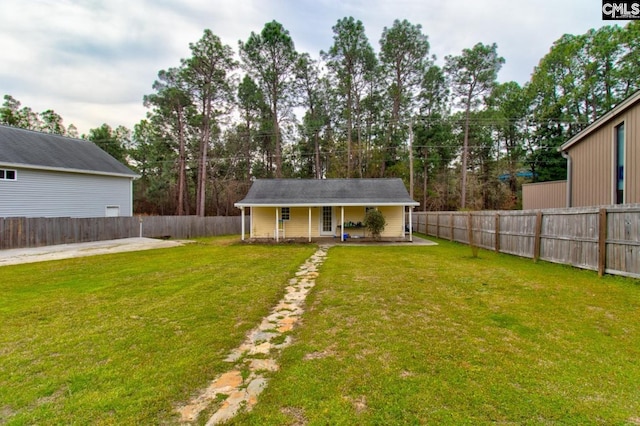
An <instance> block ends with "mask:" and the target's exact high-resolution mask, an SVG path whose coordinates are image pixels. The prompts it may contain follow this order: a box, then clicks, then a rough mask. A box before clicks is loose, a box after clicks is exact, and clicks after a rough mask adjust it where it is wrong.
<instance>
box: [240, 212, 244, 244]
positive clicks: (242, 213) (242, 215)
mask: <svg viewBox="0 0 640 426" xmlns="http://www.w3.org/2000/svg"><path fill="white" fill-rule="evenodd" d="M240 212H241V213H240V216H241V217H242V225H241V226H242V238H241V240H242V241H244V207H240Z"/></svg>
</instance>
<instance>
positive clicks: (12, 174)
mask: <svg viewBox="0 0 640 426" xmlns="http://www.w3.org/2000/svg"><path fill="white" fill-rule="evenodd" d="M16 174H17V173H16V171H15V170H7V169H0V180H16Z"/></svg>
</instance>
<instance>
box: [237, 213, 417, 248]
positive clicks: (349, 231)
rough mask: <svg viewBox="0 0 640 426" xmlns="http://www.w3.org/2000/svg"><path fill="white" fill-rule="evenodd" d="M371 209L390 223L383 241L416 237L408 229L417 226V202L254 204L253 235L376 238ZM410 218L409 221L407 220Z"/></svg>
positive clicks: (277, 238) (257, 237)
mask: <svg viewBox="0 0 640 426" xmlns="http://www.w3.org/2000/svg"><path fill="white" fill-rule="evenodd" d="M368 209H377V210H379V211H380V212H381V213H382V215H383V216H384V218H385V221H386V226H385V229H384V231H383V232H382V233H381V235H380V237H381V238H380V241H390V242H391V241H409V242H410V241H412V239H413V236H412V235H411V233H410V232H407V231H408V230H410V229H412V228H413V224H412V223H411V220H412V219H411V218H412V215H411V214H406V213H410V212H411V211H412V210H413V206H406V205H383V206H381V205H377V206H373V205H345V204H341V205H305V206H299V205H280V206H251V207H250V212H251V215H250V225H249V232H248V233H249V239H251V240H260V239H271V240H274V241H276V242H279V241H281V240H305V241H308V242H312V241H318V240H334V241H335V240H338V241H341V242H345V241H369V240H372V236H371V235H370V233H369V231H368V230H367V228H366V227H365V226H364V217H365V214H366V212H367V210H368ZM246 213H247V211H246V209H245V207H244V206H241V214H242V217H243V220H242V223H243V228H242V240H243V241H244V240H245V238H246V237H247V230H246V229H245V228H244V223H245V221H244V217H245V214H246ZM407 221H408V222H407Z"/></svg>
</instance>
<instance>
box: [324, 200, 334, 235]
mask: <svg viewBox="0 0 640 426" xmlns="http://www.w3.org/2000/svg"><path fill="white" fill-rule="evenodd" d="M332 231H333V207H331V206H323V207H322V232H332Z"/></svg>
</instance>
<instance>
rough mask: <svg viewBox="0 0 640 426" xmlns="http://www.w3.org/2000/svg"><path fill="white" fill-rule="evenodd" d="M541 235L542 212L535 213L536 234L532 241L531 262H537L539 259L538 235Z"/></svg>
mask: <svg viewBox="0 0 640 426" xmlns="http://www.w3.org/2000/svg"><path fill="white" fill-rule="evenodd" d="M541 233H542V212H541V211H538V213H536V233H535V235H534V237H533V238H534V240H533V261H534V262H537V261H538V259H540V245H541V244H540V243H541V241H540V234H541Z"/></svg>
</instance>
